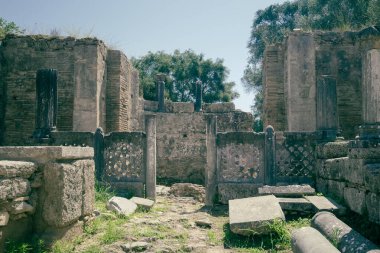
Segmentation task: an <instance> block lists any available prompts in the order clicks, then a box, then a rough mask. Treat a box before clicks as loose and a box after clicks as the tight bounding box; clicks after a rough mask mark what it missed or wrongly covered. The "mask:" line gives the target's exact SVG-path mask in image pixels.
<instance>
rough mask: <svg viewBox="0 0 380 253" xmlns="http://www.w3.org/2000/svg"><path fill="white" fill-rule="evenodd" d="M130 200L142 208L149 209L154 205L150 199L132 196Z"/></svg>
mask: <svg viewBox="0 0 380 253" xmlns="http://www.w3.org/2000/svg"><path fill="white" fill-rule="evenodd" d="M130 200H131V201H132V202H133V203H135V204H136V205H137V207H139V208H141V209H143V210H150V209H151V208H152V207H153V205H154V201H153V200H150V199H144V198H139V197H133V198H131V199H130Z"/></svg>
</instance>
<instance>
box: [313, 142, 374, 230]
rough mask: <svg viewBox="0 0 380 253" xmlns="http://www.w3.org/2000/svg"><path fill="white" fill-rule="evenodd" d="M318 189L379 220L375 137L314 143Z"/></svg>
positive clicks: (355, 210)
mask: <svg viewBox="0 0 380 253" xmlns="http://www.w3.org/2000/svg"><path fill="white" fill-rule="evenodd" d="M317 156H318V166H317V190H318V191H319V192H322V193H323V194H325V195H327V196H330V197H332V198H334V199H335V200H337V201H340V202H341V203H343V204H345V206H347V207H348V208H349V209H350V210H352V211H353V212H355V213H358V214H360V215H364V216H367V217H368V219H369V220H370V221H372V222H375V223H377V224H380V183H379V182H380V148H379V143H378V141H376V142H370V141H360V140H355V141H350V142H347V141H338V142H329V143H325V144H320V145H318V147H317Z"/></svg>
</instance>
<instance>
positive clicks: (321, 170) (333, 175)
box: [317, 157, 349, 180]
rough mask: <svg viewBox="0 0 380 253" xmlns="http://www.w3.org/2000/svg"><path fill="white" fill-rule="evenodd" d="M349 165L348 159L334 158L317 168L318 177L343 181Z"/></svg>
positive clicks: (323, 162)
mask: <svg viewBox="0 0 380 253" xmlns="http://www.w3.org/2000/svg"><path fill="white" fill-rule="evenodd" d="M348 164H349V158H348V157H341V158H333V159H327V160H324V161H322V164H321V166H319V167H318V168H317V171H318V176H319V177H322V178H325V179H333V180H342V179H343V173H344V172H345V167H346V166H348Z"/></svg>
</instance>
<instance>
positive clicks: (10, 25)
mask: <svg viewBox="0 0 380 253" xmlns="http://www.w3.org/2000/svg"><path fill="white" fill-rule="evenodd" d="M23 32H24V31H23V30H21V29H20V27H18V26H17V25H16V24H15V23H14V22H9V21H6V20H5V19H3V18H1V17H0V40H2V39H4V37H5V36H6V35H7V34H10V33H14V34H21V33H23Z"/></svg>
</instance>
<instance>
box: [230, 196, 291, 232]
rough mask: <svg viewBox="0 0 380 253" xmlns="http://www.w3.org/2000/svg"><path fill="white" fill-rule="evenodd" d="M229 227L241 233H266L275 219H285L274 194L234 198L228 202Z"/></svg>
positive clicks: (269, 230)
mask: <svg viewBox="0 0 380 253" xmlns="http://www.w3.org/2000/svg"><path fill="white" fill-rule="evenodd" d="M228 206H229V217H230V229H231V231H232V232H234V233H236V234H241V235H251V234H257V233H258V234H268V233H269V232H271V228H270V225H271V224H272V223H273V222H275V220H285V216H284V213H283V212H282V209H281V206H280V204H279V203H278V200H277V198H276V197H275V196H274V195H268V196H260V197H252V198H245V199H234V200H230V201H229V202H228Z"/></svg>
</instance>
